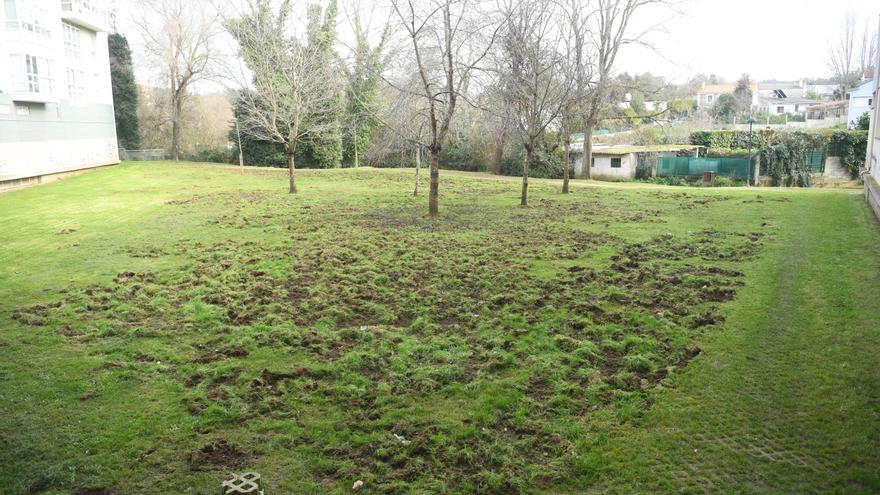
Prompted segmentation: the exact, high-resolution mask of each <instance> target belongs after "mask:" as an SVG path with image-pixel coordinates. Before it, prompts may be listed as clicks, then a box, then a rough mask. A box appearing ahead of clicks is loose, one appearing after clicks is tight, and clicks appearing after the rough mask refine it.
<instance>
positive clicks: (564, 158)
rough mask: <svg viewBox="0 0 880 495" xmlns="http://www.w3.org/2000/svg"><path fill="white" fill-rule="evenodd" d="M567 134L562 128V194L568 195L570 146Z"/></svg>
mask: <svg viewBox="0 0 880 495" xmlns="http://www.w3.org/2000/svg"><path fill="white" fill-rule="evenodd" d="M570 141H571V140H570V139H569V136H568V132H567V131H566V130H565V128H564V127H563V128H562V194H568V176H569V172H568V169H569V167H570V164H569V158H568V149H569V146H570V145H571V143H570Z"/></svg>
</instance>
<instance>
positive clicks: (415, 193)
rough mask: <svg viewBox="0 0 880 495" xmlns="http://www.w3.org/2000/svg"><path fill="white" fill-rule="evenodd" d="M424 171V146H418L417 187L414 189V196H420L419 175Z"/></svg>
mask: <svg viewBox="0 0 880 495" xmlns="http://www.w3.org/2000/svg"><path fill="white" fill-rule="evenodd" d="M421 170H422V146H421V145H418V146H416V187H415V189H413V196H418V195H419V181H420V180H421V178H420V177H419V173H420V171H421Z"/></svg>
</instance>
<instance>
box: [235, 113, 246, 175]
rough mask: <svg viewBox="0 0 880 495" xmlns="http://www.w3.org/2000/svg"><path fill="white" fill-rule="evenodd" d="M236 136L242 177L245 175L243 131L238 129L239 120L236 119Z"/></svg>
mask: <svg viewBox="0 0 880 495" xmlns="http://www.w3.org/2000/svg"><path fill="white" fill-rule="evenodd" d="M235 134H236V135H237V136H238V167H239V168H240V169H241V175H244V154H243V153H242V152H241V131H239V129H238V119H235Z"/></svg>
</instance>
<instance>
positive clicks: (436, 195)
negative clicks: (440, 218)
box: [428, 148, 440, 217]
mask: <svg viewBox="0 0 880 495" xmlns="http://www.w3.org/2000/svg"><path fill="white" fill-rule="evenodd" d="M439 214H440V150H438V149H434V148H432V149H431V190H430V192H429V193H428V215H430V216H432V217H436V216H437V215H439Z"/></svg>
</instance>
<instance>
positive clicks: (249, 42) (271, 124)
mask: <svg viewBox="0 0 880 495" xmlns="http://www.w3.org/2000/svg"><path fill="white" fill-rule="evenodd" d="M249 9H250V10H249V12H247V13H245V14H243V15H242V16H241V17H240V18H238V19H234V20H230V21H228V22H227V23H226V26H227V29H228V30H229V33H230V34H231V35H232V36H233V38H235V40H236V41H237V42H238V45H239V54H240V56H241V57H242V59H243V60H244V62H245V64H246V65H247V67H248V69H249V70H250V76H251V79H250V81H242V89H241V91H240V92H239V108H240V110H241V116H240V124H241V132H243V133H245V134H248V135H250V136H251V137H253V138H255V139H258V140H261V141H269V142H274V143H279V144H281V145H282V146H283V147H284V151H285V153H286V154H287V164H288V169H289V174H290V192H291V193H296V192H297V189H296V164H295V158H294V156H295V154H296V148H297V144H299V143H300V142H301V141H302V140H303V139H304V138H306V137H308V136H313V135H316V134H320V133H321V132H322V131H325V130H326V129H328V128H329V126H331V125H333V123H334V121H333V118H332V117H333V116H334V115H335V111H336V107H337V106H336V102H337V99H338V97H339V88H338V78H337V77H335V68H334V67H332V66H330V65H328V64H327V63H326V61H325V57H323V56H321V53H319V51H320V50H321V49H322V48H321V47H320V46H312V45H310V44H308V43H306V42H305V41H303V40H302V39H299V38H297V37H294V36H289V35H288V34H287V33H288V21H289V20H290V17H291V15H292V13H293V9H292V5H291V2H290V1H289V0H285V1H284V2H283V3H282V4H281V6H280V8H279V10H278V12H275V11H274V9H273V8H272V5H271V0H252V1H251V2H250V4H249Z"/></svg>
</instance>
